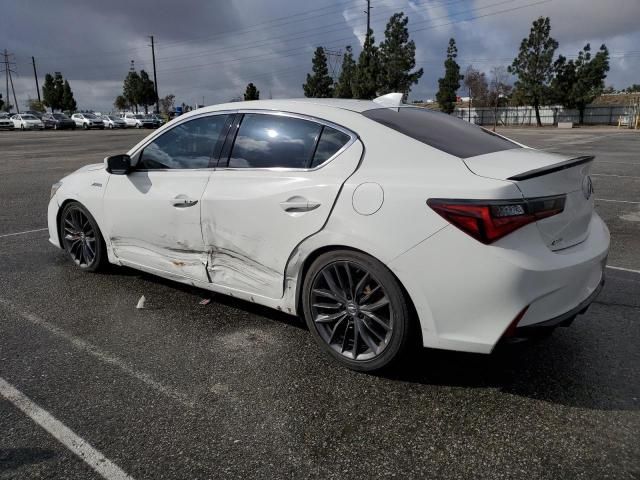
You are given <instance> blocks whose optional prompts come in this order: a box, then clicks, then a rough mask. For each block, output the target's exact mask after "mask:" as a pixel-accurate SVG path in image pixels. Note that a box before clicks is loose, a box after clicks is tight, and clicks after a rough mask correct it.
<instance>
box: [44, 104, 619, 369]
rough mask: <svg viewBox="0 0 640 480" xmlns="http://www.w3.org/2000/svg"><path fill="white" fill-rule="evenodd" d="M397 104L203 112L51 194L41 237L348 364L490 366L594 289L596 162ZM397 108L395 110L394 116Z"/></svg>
mask: <svg viewBox="0 0 640 480" xmlns="http://www.w3.org/2000/svg"><path fill="white" fill-rule="evenodd" d="M396 99H397V95H391V96H385V97H382V98H380V99H376V100H374V101H355V100H337V99H308V100H288V101H280V100H265V101H252V102H246V103H230V104H224V105H218V106H211V107H206V108H202V109H199V110H196V111H193V112H190V113H189V114H186V115H182V116H180V117H178V118H176V119H174V120H173V121H171V122H169V123H168V124H167V125H165V126H163V127H162V128H161V129H159V130H157V131H155V132H154V133H152V134H151V135H149V136H148V137H147V138H145V139H144V140H142V141H141V142H140V143H139V144H137V145H136V146H134V147H133V148H132V149H131V150H129V152H127V153H126V154H121V155H115V156H111V157H108V158H106V159H105V163H104V164H96V165H89V166H86V167H84V168H82V169H80V170H78V171H77V172H75V173H73V174H71V175H69V176H67V177H65V178H63V179H62V180H61V181H60V182H58V183H56V184H55V185H54V186H53V188H52V194H51V202H50V203H49V210H48V224H49V232H50V241H51V243H53V244H54V245H56V246H57V247H60V248H62V249H64V250H65V251H66V253H67V255H68V256H69V257H70V259H71V260H72V261H73V262H74V263H75V264H76V265H77V266H78V267H80V268H81V269H84V270H87V271H95V270H98V269H99V268H100V267H101V266H103V265H104V264H106V263H107V262H109V263H112V264H116V265H126V266H129V267H133V268H136V269H140V270H143V271H146V272H150V273H152V274H155V275H159V276H162V277H166V278H169V279H172V280H175V281H178V282H184V283H188V284H192V285H196V286H198V287H201V288H203V289H207V290H211V291H214V292H219V293H223V294H228V295H232V296H234V297H237V298H241V299H244V300H246V301H248V302H254V303H258V304H261V305H266V306H268V307H271V308H275V309H278V310H281V311H283V312H287V313H290V314H293V315H300V316H302V317H304V319H305V320H306V322H307V325H308V327H309V330H310V331H311V333H312V335H313V336H314V337H315V339H316V340H317V342H318V343H319V344H320V345H321V347H322V348H323V349H324V350H325V351H326V352H327V353H328V354H329V355H331V356H332V357H333V358H335V359H336V360H338V361H339V362H341V363H342V364H344V365H346V366H348V367H350V368H353V369H356V370H362V371H372V370H377V369H380V368H383V367H385V366H387V365H389V364H390V363H391V362H393V361H394V360H396V359H398V358H399V357H400V356H401V355H402V354H403V353H404V352H406V351H407V350H408V347H409V346H410V345H411V344H413V343H421V344H422V345H424V346H426V347H434V348H443V349H451V350H461V351H468V352H481V353H490V352H491V351H492V350H493V348H494V346H495V345H496V344H497V343H498V342H499V341H501V340H503V339H507V338H513V337H521V336H528V335H530V334H531V333H534V332H537V331H547V330H549V329H553V328H554V327H556V326H560V325H567V324H568V323H570V322H571V321H572V320H573V319H574V318H575V317H576V316H577V315H578V314H579V313H583V312H584V311H585V310H586V308H587V307H588V306H589V304H590V303H591V302H592V301H593V299H594V298H595V296H596V295H597V294H598V292H599V291H600V289H601V287H602V284H603V278H604V277H603V269H604V266H605V262H606V258H607V252H608V249H609V232H608V230H607V227H606V226H605V224H604V223H603V221H602V220H601V219H600V217H599V216H598V215H597V214H596V213H595V212H594V199H593V194H592V191H593V190H592V187H591V179H590V177H589V172H590V169H591V166H592V163H593V157H589V156H576V157H566V156H560V155H556V154H551V153H547V152H542V151H538V150H534V149H531V148H527V147H525V146H523V145H520V144H518V143H516V142H514V141H511V140H508V139H506V138H504V137H502V136H499V135H496V134H493V133H491V132H489V131H487V130H484V129H482V128H480V127H477V126H475V125H472V124H469V123H466V122H464V121H462V120H459V119H456V118H453V117H451V116H447V115H444V114H441V113H436V112H432V111H428V110H425V109H422V108H416V107H404V106H403V107H400V106H398V105H397V104H396ZM392 105H395V107H392Z"/></svg>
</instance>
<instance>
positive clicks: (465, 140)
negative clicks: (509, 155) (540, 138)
mask: <svg viewBox="0 0 640 480" xmlns="http://www.w3.org/2000/svg"><path fill="white" fill-rule="evenodd" d="M362 114H363V115H364V116H365V117H368V118H370V119H372V120H375V121H376V122H378V123H381V124H383V125H386V126H387V127H389V128H392V129H393V130H396V131H398V132H400V133H403V134H405V135H407V136H409V137H411V138H414V139H416V140H418V141H420V142H422V143H426V144H427V145H430V146H432V147H434V148H437V149H438V150H442V151H443V152H446V153H449V154H451V155H454V156H456V157H460V158H468V157H475V156H476V155H484V154H485V153H492V152H499V151H501V150H509V149H512V148H519V145H517V144H515V143H513V142H510V141H509V140H505V139H504V138H502V137H499V136H497V135H495V134H493V133H491V132H489V131H488V130H485V129H483V128H480V127H479V126H477V125H473V124H471V123H469V122H465V121H464V120H460V119H459V118H455V117H452V116H451V115H446V114H444V113H440V112H434V111H431V110H426V109H424V108H416V107H404V108H398V109H391V108H379V109H374V110H367V111H365V112H362Z"/></svg>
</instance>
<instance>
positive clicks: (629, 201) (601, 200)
mask: <svg viewBox="0 0 640 480" xmlns="http://www.w3.org/2000/svg"><path fill="white" fill-rule="evenodd" d="M596 201H598V202H613V203H631V204H633V205H640V202H632V201H631V200H611V199H610V198H596Z"/></svg>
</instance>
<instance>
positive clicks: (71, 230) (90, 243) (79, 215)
mask: <svg viewBox="0 0 640 480" xmlns="http://www.w3.org/2000/svg"><path fill="white" fill-rule="evenodd" d="M62 222H63V227H64V246H65V250H66V251H67V252H69V255H70V256H71V258H72V259H73V261H74V262H75V263H76V265H78V266H80V267H90V266H91V265H92V264H93V262H94V261H95V259H96V232H95V231H94V229H93V226H92V225H91V221H90V220H89V218H88V217H87V216H86V215H85V214H84V212H83V211H82V210H81V209H79V208H76V207H74V208H70V209H68V210H67V212H66V214H65V216H64V219H63V220H62Z"/></svg>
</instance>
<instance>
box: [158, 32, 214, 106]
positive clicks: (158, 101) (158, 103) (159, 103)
mask: <svg viewBox="0 0 640 480" xmlns="http://www.w3.org/2000/svg"><path fill="white" fill-rule="evenodd" d="M151 58H152V59H153V87H154V88H155V91H156V113H160V98H159V97H158V77H157V75H156V48H155V44H154V43H153V35H151ZM202 103H204V100H203V101H202Z"/></svg>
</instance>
